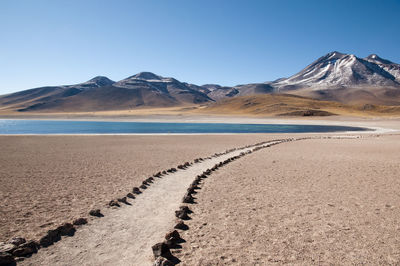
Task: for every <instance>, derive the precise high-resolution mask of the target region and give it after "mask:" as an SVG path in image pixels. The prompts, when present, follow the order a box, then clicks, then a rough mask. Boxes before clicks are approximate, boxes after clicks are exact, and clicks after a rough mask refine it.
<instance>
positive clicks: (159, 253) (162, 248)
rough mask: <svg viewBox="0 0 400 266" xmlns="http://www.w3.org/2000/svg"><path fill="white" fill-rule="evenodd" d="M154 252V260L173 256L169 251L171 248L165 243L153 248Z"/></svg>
mask: <svg viewBox="0 0 400 266" xmlns="http://www.w3.org/2000/svg"><path fill="white" fill-rule="evenodd" d="M151 248H152V250H153V254H154V258H155V259H157V258H158V257H164V258H170V257H172V254H171V252H170V250H169V247H168V245H167V244H165V243H157V244H155V245H154V246H152V247H151Z"/></svg>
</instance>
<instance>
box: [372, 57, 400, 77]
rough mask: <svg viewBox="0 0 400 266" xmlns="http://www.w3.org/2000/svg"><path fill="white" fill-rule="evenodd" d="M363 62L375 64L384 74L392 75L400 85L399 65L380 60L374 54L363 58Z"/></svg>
mask: <svg viewBox="0 0 400 266" xmlns="http://www.w3.org/2000/svg"><path fill="white" fill-rule="evenodd" d="M364 60H367V61H368V62H371V63H374V64H377V65H378V66H379V67H381V68H382V69H383V70H385V71H386V72H388V73H390V74H392V75H393V76H394V77H395V78H396V81H397V82H398V83H400V65H399V64H396V63H393V62H391V61H389V60H386V59H383V58H380V57H379V56H377V55H376V54H371V55H369V56H367V57H366V58H364Z"/></svg>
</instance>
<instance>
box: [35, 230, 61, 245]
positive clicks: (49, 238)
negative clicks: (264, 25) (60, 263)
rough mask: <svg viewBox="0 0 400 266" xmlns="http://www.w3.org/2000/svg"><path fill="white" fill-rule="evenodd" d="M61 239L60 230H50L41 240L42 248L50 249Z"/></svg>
mask: <svg viewBox="0 0 400 266" xmlns="http://www.w3.org/2000/svg"><path fill="white" fill-rule="evenodd" d="M60 239H61V236H60V232H59V231H58V230H49V231H47V234H46V235H45V236H43V237H42V238H41V239H40V240H39V243H40V246H42V247H48V246H50V245H52V244H53V243H54V242H57V241H59V240H60Z"/></svg>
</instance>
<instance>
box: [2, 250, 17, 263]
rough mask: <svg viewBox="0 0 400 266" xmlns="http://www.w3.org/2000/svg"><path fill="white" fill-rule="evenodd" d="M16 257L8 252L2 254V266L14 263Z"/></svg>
mask: <svg viewBox="0 0 400 266" xmlns="http://www.w3.org/2000/svg"><path fill="white" fill-rule="evenodd" d="M14 262H15V260H14V257H13V256H12V255H11V254H10V253H8V252H0V265H7V264H12V263H14Z"/></svg>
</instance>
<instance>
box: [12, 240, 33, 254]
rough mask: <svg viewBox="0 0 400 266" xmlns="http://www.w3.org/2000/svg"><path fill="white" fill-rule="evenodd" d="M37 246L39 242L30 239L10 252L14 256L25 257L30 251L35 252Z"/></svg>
mask: <svg viewBox="0 0 400 266" xmlns="http://www.w3.org/2000/svg"><path fill="white" fill-rule="evenodd" d="M38 248H39V244H38V243H36V242H35V241H32V240H31V241H28V242H26V243H24V244H22V245H21V246H19V247H18V248H17V249H16V250H14V252H13V253H12V254H13V255H14V256H16V257H26V256H29V255H31V254H32V253H36V252H37V251H38Z"/></svg>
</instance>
